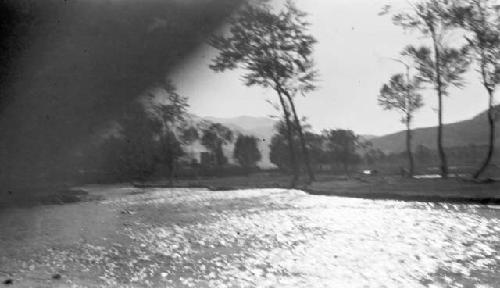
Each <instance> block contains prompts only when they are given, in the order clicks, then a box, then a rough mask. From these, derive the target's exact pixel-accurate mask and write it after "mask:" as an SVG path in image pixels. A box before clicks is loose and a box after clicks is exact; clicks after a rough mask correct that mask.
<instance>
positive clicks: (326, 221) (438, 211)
mask: <svg viewBox="0 0 500 288" xmlns="http://www.w3.org/2000/svg"><path fill="white" fill-rule="evenodd" d="M99 205H102V207H105V208H106V209H110V210H111V211H115V213H118V215H120V216H119V217H120V219H121V220H120V221H122V222H123V223H122V225H118V226H117V227H116V229H115V231H114V234H112V235H110V236H109V237H110V239H109V240H108V241H104V243H103V242H102V241H101V242H99V243H97V244H96V243H92V242H91V241H87V242H85V243H84V242H82V243H78V244H75V245H74V246H64V247H55V248H54V249H51V250H47V251H41V252H39V254H37V256H36V257H35V256H33V255H32V256H31V257H32V259H35V260H32V262H31V264H30V265H35V266H36V265H41V264H40V263H51V265H52V266H51V267H52V268H51V269H55V268H57V269H62V270H64V271H69V272H67V273H68V274H71V275H73V276H72V277H73V278H71V277H69V278H71V279H70V280H68V281H69V282H68V283H71V284H72V285H73V284H75V285H77V284H82V285H83V284H88V283H89V282H88V281H90V280H89V277H93V278H92V279H95V281H96V285H105V286H117V287H122V286H127V285H128V286H151V287H158V286H167V287H366V286H368V287H382V286H384V287H421V286H422V287H429V286H433V287H471V286H478V285H480V284H481V285H482V286H481V287H499V286H500V275H499V274H498V272H497V270H500V252H499V251H500V236H499V235H500V225H499V224H500V210H498V209H490V208H488V207H487V206H480V205H459V204H446V203H441V204H440V203H424V202H422V203H417V202H399V201H387V200H385V201H382V200H365V199H350V198H341V197H328V196H310V195H307V194H306V193H304V192H302V191H297V190H284V189H265V190H262V189H260V190H239V191H225V192H217V191H215V192H214V191H207V190H201V189H149V190H147V193H144V194H137V195H130V196H126V197H125V198H116V199H110V200H107V201H103V202H101V203H100V204H99ZM53 209H60V208H58V207H54V208H53ZM82 209H84V208H82ZM94 209H95V208H94ZM123 211H126V212H127V213H121V212H123ZM37 263H38V264H37ZM54 267H55V268H54ZM35 270H36V268H35ZM71 271H73V272H71ZM89 275H93V276H89ZM78 279H80V280H78ZM77 286H78V285H77ZM83 286H85V285H83ZM478 287H479V286H478Z"/></svg>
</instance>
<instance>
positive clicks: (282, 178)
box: [0, 173, 500, 208]
mask: <svg viewBox="0 0 500 288" xmlns="http://www.w3.org/2000/svg"><path fill="white" fill-rule="evenodd" d="M120 185H121V186H123V187H130V193H140V189H141V188H168V187H171V185H170V184H169V182H168V181H151V182H146V183H133V184H132V183H124V184H120ZM173 187H176V188H206V189H209V190H214V191H225V190H241V189H253V188H290V177H289V176H286V175H283V174H278V173H257V174H252V175H249V176H233V177H211V178H199V179H181V180H176V181H175V182H174V183H173ZM296 189H299V190H303V191H305V192H307V193H309V194H311V195H329V196H342V197H352V198H366V199H392V200H402V201H423V202H455V203H478V204H488V205H491V204H495V205H498V204H500V182H499V181H493V182H490V183H474V182H472V181H468V180H464V179H460V178H450V179H446V180H443V179H407V178H401V177H398V176H353V177H345V176H332V175H326V174H323V175H318V176H317V180H316V181H315V182H314V183H312V184H307V183H305V182H303V181H302V182H299V183H298V185H297V186H296ZM121 191H123V190H121ZM108 196H110V195H105V194H101V193H100V194H89V193H88V191H86V190H84V189H80V188H72V187H70V186H67V187H59V186H55V187H44V188H43V189H37V188H31V189H30V190H26V191H23V190H12V191H0V208H1V207H12V206H16V207H19V206H22V207H26V206H36V205H39V204H63V203H74V202H87V201H93V200H99V199H104V198H108Z"/></svg>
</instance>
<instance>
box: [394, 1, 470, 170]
mask: <svg viewBox="0 0 500 288" xmlns="http://www.w3.org/2000/svg"><path fill="white" fill-rule="evenodd" d="M409 5H410V6H411V11H408V12H401V13H398V14H395V15H394V17H393V22H394V23H395V24H396V25H399V26H402V27H403V28H404V29H409V30H417V31H419V32H420V33H421V34H423V35H424V36H427V37H428V38H429V39H430V40H431V42H432V45H431V46H432V47H426V46H423V47H420V48H415V47H409V48H408V49H407V53H408V55H410V56H412V57H413V58H414V60H415V62H416V63H417V69H418V71H419V73H420V75H419V76H420V77H421V79H422V80H424V81H426V82H428V83H430V84H431V85H433V86H434V89H435V90H436V93H437V98H438V111H437V112H438V127H437V129H438V133H437V147H438V153H439V158H440V160H441V164H440V168H441V177H443V178H446V177H448V162H447V159H446V154H445V152H444V148H443V96H445V95H447V94H448V88H449V87H450V86H460V85H461V83H462V75H463V74H464V73H465V72H466V71H467V67H468V64H469V61H468V58H467V57H465V56H466V54H467V49H466V48H465V47H462V48H453V47H451V46H450V45H449V43H447V41H446V34H447V33H448V32H449V31H451V30H452V28H453V21H451V20H450V17H449V13H450V11H451V10H450V9H451V8H452V3H451V1H442V0H421V1H419V2H417V3H415V4H412V3H409Z"/></svg>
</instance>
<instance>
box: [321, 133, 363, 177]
mask: <svg viewBox="0 0 500 288" xmlns="http://www.w3.org/2000/svg"><path fill="white" fill-rule="evenodd" d="M323 137H325V141H326V149H327V152H328V156H329V159H330V161H331V163H332V164H335V163H341V164H342V166H343V168H344V170H345V171H346V172H348V170H349V167H350V166H352V165H354V164H357V163H358V162H359V161H360V157H359V155H358V154H357V153H356V149H357V148H358V147H359V146H360V144H361V140H360V138H359V136H358V135H356V134H355V133H354V132H353V131H352V130H344V129H335V130H326V131H323Z"/></svg>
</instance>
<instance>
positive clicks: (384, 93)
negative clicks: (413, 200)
mask: <svg viewBox="0 0 500 288" xmlns="http://www.w3.org/2000/svg"><path fill="white" fill-rule="evenodd" d="M405 66H406V75H403V74H396V75H394V76H392V77H391V80H390V81H389V83H388V84H384V85H383V86H382V88H381V89H380V94H379V95H378V103H379V105H380V106H382V107H383V108H384V109H386V110H397V111H399V112H401V113H402V114H403V118H402V119H401V122H403V123H404V124H405V125H406V153H407V154H408V171H409V176H410V177H413V173H414V167H415V165H414V160H413V153H412V148H411V147H412V146H411V138H412V133H411V122H412V120H413V115H414V112H415V111H416V110H417V109H419V108H420V107H422V105H423V102H422V95H420V94H419V93H418V90H419V89H420V79H419V78H417V77H413V78H412V77H410V66H409V65H408V64H405Z"/></svg>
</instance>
